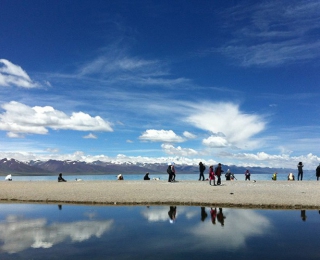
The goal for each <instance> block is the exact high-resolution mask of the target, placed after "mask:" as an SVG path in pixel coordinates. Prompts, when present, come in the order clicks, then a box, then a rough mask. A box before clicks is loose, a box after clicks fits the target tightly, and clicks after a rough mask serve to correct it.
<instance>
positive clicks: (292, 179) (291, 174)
mask: <svg viewBox="0 0 320 260" xmlns="http://www.w3.org/2000/svg"><path fill="white" fill-rule="evenodd" d="M288 181H294V175H293V173H292V172H290V173H289V174H288Z"/></svg>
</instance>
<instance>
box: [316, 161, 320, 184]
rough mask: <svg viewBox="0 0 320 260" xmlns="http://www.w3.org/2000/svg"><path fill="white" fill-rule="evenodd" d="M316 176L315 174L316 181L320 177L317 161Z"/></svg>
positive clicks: (319, 167)
mask: <svg viewBox="0 0 320 260" xmlns="http://www.w3.org/2000/svg"><path fill="white" fill-rule="evenodd" d="M316 176H317V181H318V180H319V178H320V163H319V165H318V167H317V169H316Z"/></svg>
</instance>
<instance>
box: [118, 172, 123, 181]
mask: <svg viewBox="0 0 320 260" xmlns="http://www.w3.org/2000/svg"><path fill="white" fill-rule="evenodd" d="M117 180H118V181H123V180H124V178H123V176H122V174H121V173H120V174H119V175H118V176H117Z"/></svg>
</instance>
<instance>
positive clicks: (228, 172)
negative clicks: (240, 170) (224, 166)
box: [224, 169, 232, 181]
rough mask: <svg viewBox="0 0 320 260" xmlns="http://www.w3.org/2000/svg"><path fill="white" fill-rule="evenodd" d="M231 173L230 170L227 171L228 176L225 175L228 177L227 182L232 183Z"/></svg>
mask: <svg viewBox="0 0 320 260" xmlns="http://www.w3.org/2000/svg"><path fill="white" fill-rule="evenodd" d="M231 175H232V173H231V171H230V169H228V170H227V172H226V174H225V175H224V176H225V177H226V181H231Z"/></svg>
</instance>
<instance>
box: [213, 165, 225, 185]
mask: <svg viewBox="0 0 320 260" xmlns="http://www.w3.org/2000/svg"><path fill="white" fill-rule="evenodd" d="M214 172H215V175H217V178H218V179H217V185H221V174H222V173H223V170H222V169H221V163H219V164H218V166H217V167H216V168H215V170H214Z"/></svg>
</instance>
